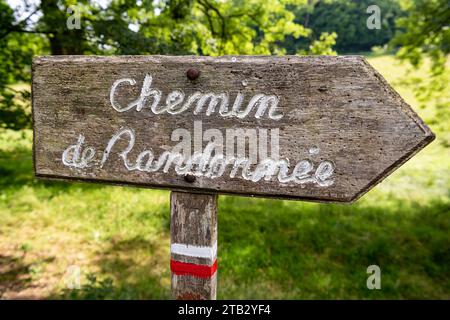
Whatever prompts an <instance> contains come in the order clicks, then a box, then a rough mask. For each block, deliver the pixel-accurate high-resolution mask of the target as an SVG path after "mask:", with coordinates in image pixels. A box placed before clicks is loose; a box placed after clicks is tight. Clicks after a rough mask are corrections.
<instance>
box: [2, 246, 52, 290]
mask: <svg viewBox="0 0 450 320" xmlns="http://www.w3.org/2000/svg"><path fill="white" fill-rule="evenodd" d="M53 260H54V258H53V257H49V258H46V259H40V260H39V261H34V262H33V263H26V262H25V256H24V255H22V256H19V257H15V256H12V255H4V254H0V299H1V298H2V297H3V295H4V294H5V292H21V291H22V290H24V289H28V288H33V284H32V278H33V273H34V272H35V271H34V268H35V267H36V266H38V265H40V264H46V263H50V262H52V261H53ZM20 298H21V299H36V298H37V297H34V296H21V297H20Z"/></svg>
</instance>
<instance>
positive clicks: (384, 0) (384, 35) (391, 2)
mask: <svg viewBox="0 0 450 320" xmlns="http://www.w3.org/2000/svg"><path fill="white" fill-rule="evenodd" d="M309 2H310V5H309V6H304V7H297V8H294V10H295V16H296V20H295V21H296V22H297V23H301V24H303V25H304V26H305V27H307V28H309V29H311V30H312V32H313V33H312V35H311V37H310V39H311V40H310V41H306V42H298V41H294V43H291V44H290V47H289V48H288V52H292V51H296V50H298V49H299V48H300V49H306V48H308V46H309V45H310V43H311V42H312V41H314V39H317V38H320V35H321V34H322V33H324V32H326V33H333V32H335V33H337V35H338V37H337V40H336V46H335V48H336V50H337V51H338V52H339V53H351V52H360V51H370V49H371V48H372V47H374V46H381V45H385V44H387V43H388V42H389V40H390V39H391V38H392V37H393V35H394V32H395V28H396V26H395V19H397V18H398V17H399V16H401V15H402V11H401V10H400V7H399V5H398V3H397V1H395V0H378V1H372V0H350V1H349V0H324V1H318V0H312V1H309ZM373 4H376V5H377V6H378V7H380V11H381V29H373V30H370V29H368V28H367V25H366V22H367V18H368V17H369V15H370V14H368V13H367V12H366V10H367V7H369V6H370V5H373Z"/></svg>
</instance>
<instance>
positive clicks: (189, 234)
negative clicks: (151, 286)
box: [170, 192, 217, 300]
mask: <svg viewBox="0 0 450 320" xmlns="http://www.w3.org/2000/svg"><path fill="white" fill-rule="evenodd" d="M170 207H171V210H170V212H171V213H170V215H171V217H170V218H171V219H170V245H171V246H170V247H171V250H170V251H171V269H172V296H173V297H174V298H175V299H179V300H214V299H216V287H217V195H206V194H189V193H180V192H172V193H171V195H170Z"/></svg>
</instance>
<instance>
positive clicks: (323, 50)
mask: <svg viewBox="0 0 450 320" xmlns="http://www.w3.org/2000/svg"><path fill="white" fill-rule="evenodd" d="M336 38H337V34H336V32H333V33H331V34H329V33H328V32H324V33H322V34H321V35H320V38H319V40H314V41H313V43H312V44H311V45H310V46H309V52H310V53H311V54H317V55H319V54H325V55H330V56H332V55H333V56H334V55H336V54H337V53H336V51H334V50H333V46H334V45H335V44H336ZM300 54H307V52H305V51H302V50H300Z"/></svg>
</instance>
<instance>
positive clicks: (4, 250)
mask: <svg viewBox="0 0 450 320" xmlns="http://www.w3.org/2000/svg"><path fill="white" fill-rule="evenodd" d="M449 25H450V2H449V1H448V0H398V1H396V0H359V1H356V0H353V1H344V0H277V1H276V0H248V1H244V0H149V1H145V0H142V1H134V0H133V1H131V0H112V1H108V0H102V1H68V0H67V1H65V0H45V1H31V0H30V1H21V0H7V1H6V0H0V299H17V298H22V299H23V298H25V299H47V298H56V299H158V298H161V299H165V298H170V268H169V258H170V255H169V223H170V217H169V193H168V192H167V191H158V190H145V189H137V188H122V187H109V186H103V185H95V184H80V183H73V184H68V183H62V182H48V181H37V180H35V179H34V177H33V170H32V153H31V146H32V130H31V116H30V111H31V107H30V102H31V101H30V82H31V70H30V65H31V60H32V57H33V56H35V55H60V54H85V55H88V54H101V55H112V54H114V55H122V54H144V55H150V54H165V55H185V54H193V55H211V56H217V55H227V54H233V55H239V54H240V55H247V54H255V55H259V54H265V55H285V54H290V55H317V54H325V55H336V54H340V55H346V54H360V55H364V56H366V58H367V59H368V61H369V63H370V64H372V65H373V66H374V67H375V68H376V69H377V70H378V71H379V72H380V73H381V74H382V75H383V76H384V77H385V78H386V79H387V81H388V82H389V83H390V84H391V85H392V86H393V87H394V88H395V89H396V90H397V91H398V92H399V93H400V94H401V96H402V97H403V98H404V99H405V100H406V101H407V102H408V103H409V104H410V105H411V106H412V108H413V109H414V110H415V111H416V112H417V113H418V114H419V115H420V116H421V117H422V118H423V119H424V121H425V122H426V123H427V124H428V125H429V126H430V127H431V129H432V130H433V131H434V132H435V134H436V136H437V139H436V140H435V141H434V142H433V143H432V144H431V145H430V146H428V147H426V148H425V149H424V150H423V151H422V152H420V153H419V154H418V155H417V156H416V157H414V158H413V159H412V160H410V161H409V162H407V163H406V164H405V165H404V166H403V167H401V168H400V169H399V170H397V171H396V172H395V173H394V174H392V175H391V176H390V177H389V178H387V179H386V180H385V181H384V182H383V183H381V184H380V185H378V186H377V187H375V188H374V189H373V190H372V191H370V192H369V193H368V194H367V195H365V196H364V197H363V198H362V199H361V200H359V201H358V202H356V203H355V204H352V205H334V204H315V203H307V202H296V201H283V200H267V199H250V198H242V197H231V196H221V197H220V198H219V199H220V200H219V283H218V298H219V299H229V298H235V299H356V298H361V299H381V298H383V299H385V298H392V299H408V298H414V299H415V298H424V299H427V298H437V299H450V201H449V196H450V130H449V129H450V108H449V107H450V90H449V89H450V87H449V79H450V71H449V62H448V60H449V59H448V54H449V51H450V29H449ZM370 265H377V266H379V267H380V269H381V289H379V290H377V289H375V290H369V289H368V287H367V285H366V281H367V278H368V277H369V276H370V274H368V273H367V267H368V266H370Z"/></svg>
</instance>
